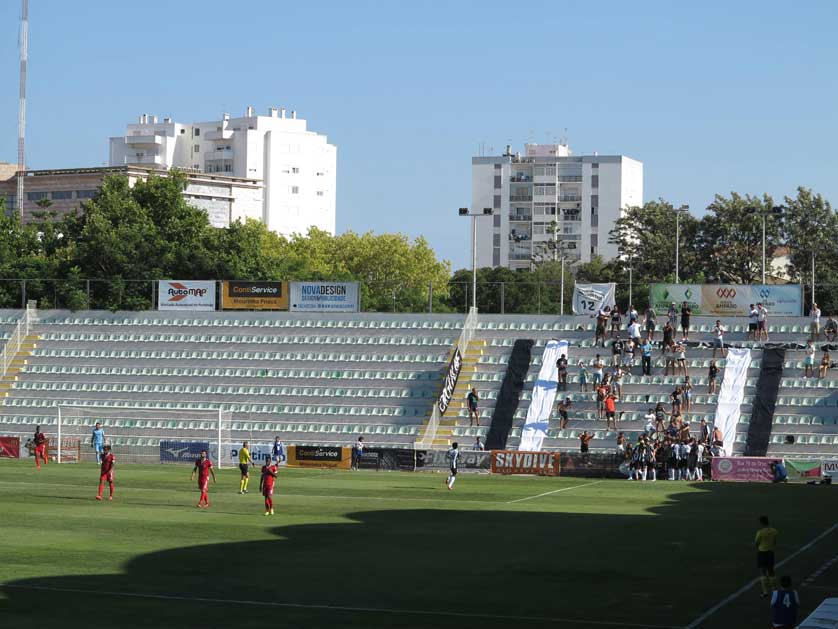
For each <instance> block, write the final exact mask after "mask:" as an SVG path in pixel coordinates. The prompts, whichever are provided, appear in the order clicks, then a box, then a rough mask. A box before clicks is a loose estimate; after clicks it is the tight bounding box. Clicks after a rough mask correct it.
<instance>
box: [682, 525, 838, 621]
mask: <svg viewBox="0 0 838 629" xmlns="http://www.w3.org/2000/svg"><path fill="white" fill-rule="evenodd" d="M835 529H838V523H835V524H833V525H832V526H830V527H829V528H828V529H826V530H825V531H824V532H823V533H821V534H820V535H818V536H817V537H816V538H815V539H813V540H812V541H811V542H809V543H808V544H806V545H805V546H801V547H800V548H798V549H797V550H796V551H794V552H793V553H792V554H791V555H789V556H788V557H786V558H785V559H783V560H782V561H781V562H779V563H778V564H777V565H776V566H775V568H781V567H782V566H784V565H785V564H787V563H788V562H790V561H791V560H792V559H794V558H795V557H797V556H798V555H799V554H800V553H803V552H806V551H807V550H809V549H810V548H811V547H812V546H814V545H815V544H817V543H818V542H819V541H821V540H822V539H823V538H824V537H826V536H827V535H829V534H830V533H832V531H834V530H835ZM758 582H759V578H756V579H753V580H752V581H749V582H748V583H746V584H745V585H743V586H742V587H741V588H739V589H738V590H736V591H735V592H734V593H733V594H731V595H730V596H728V597H727V598H723V599H722V600H721V601H719V602H718V603H717V604H716V605H714V606H713V607H711V608H710V609H708V610H707V611H706V612H704V613H703V614H701V616H699V617H698V618H696V619H695V620H693V621H692V622H691V623H690V624H688V625H686V626H685V627H684V629H695V628H696V627H698V626H699V625H700V624H701V623H703V622H704V621H705V620H707V619H708V618H709V617H710V616H712V615H713V614H715V613H716V612H717V611H719V610H720V609H721V608H722V607H724V606H725V605H727V604H728V603H730V602H731V601H732V600H734V599H736V598H739V596H741V595H742V594H744V593H745V592H747V591H748V590H750V589H751V588H752V587H753V586H754V585H756V584H757V583H758Z"/></svg>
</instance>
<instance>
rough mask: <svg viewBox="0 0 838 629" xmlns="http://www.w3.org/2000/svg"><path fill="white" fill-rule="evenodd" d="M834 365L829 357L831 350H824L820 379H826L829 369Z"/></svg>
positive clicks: (819, 373) (819, 371) (819, 370)
mask: <svg viewBox="0 0 838 629" xmlns="http://www.w3.org/2000/svg"><path fill="white" fill-rule="evenodd" d="M831 365H832V360H831V359H830V357H829V350H828V349H825V350H823V358H821V366H820V369H818V378H821V379H823V378H826V373H827V372H828V371H829V367H830V366H831Z"/></svg>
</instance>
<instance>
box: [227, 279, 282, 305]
mask: <svg viewBox="0 0 838 629" xmlns="http://www.w3.org/2000/svg"><path fill="white" fill-rule="evenodd" d="M221 308H222V309H223V310H288V284H287V282H239V281H235V282H234V281H226V282H222V283H221Z"/></svg>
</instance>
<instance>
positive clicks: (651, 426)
mask: <svg viewBox="0 0 838 629" xmlns="http://www.w3.org/2000/svg"><path fill="white" fill-rule="evenodd" d="M643 419H645V420H646V425H645V426H644V427H643V432H644V433H646V436H647V437H649V438H650V439H651V438H652V437H653V436H654V434H655V433H656V432H657V431H656V430H655V409H653V408H650V409H649V410H648V412H647V413H646V414H645V415H644V416H643Z"/></svg>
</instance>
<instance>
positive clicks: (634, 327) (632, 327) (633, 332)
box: [628, 311, 640, 345]
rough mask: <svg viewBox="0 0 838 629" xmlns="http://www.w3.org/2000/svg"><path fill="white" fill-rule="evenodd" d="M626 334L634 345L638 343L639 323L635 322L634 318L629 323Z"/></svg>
mask: <svg viewBox="0 0 838 629" xmlns="http://www.w3.org/2000/svg"><path fill="white" fill-rule="evenodd" d="M636 312H637V311H635V313H636ZM628 334H629V338H630V339H631V342H632V343H634V344H635V345H640V323H638V322H637V319H636V318H635V320H634V321H632V322H631V323H630V324H629V327H628Z"/></svg>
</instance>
